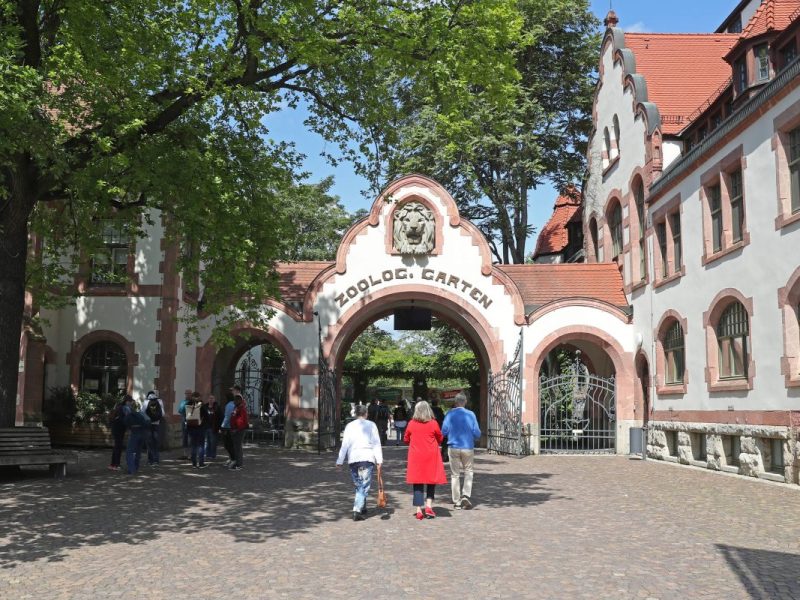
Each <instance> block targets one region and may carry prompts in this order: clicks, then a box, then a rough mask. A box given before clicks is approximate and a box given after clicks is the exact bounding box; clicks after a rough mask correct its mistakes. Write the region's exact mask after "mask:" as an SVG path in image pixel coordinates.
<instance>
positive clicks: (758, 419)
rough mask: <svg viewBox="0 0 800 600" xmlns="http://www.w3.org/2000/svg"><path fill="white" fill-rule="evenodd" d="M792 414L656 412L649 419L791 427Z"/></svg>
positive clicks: (762, 411)
mask: <svg viewBox="0 0 800 600" xmlns="http://www.w3.org/2000/svg"><path fill="white" fill-rule="evenodd" d="M792 414H793V413H792V411H788V410H657V411H655V412H653V414H652V416H651V419H652V420H653V421H672V422H675V423H709V424H716V423H719V424H726V425H766V426H771V427H791V426H792Z"/></svg>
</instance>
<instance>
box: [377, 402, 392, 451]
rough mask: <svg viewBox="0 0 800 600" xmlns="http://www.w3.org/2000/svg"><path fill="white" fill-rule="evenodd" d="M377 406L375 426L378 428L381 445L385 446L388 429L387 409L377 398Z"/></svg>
mask: <svg viewBox="0 0 800 600" xmlns="http://www.w3.org/2000/svg"><path fill="white" fill-rule="evenodd" d="M377 406H378V409H377V413H376V418H375V425H377V427H378V436H380V438H381V444H386V441H387V440H386V438H387V433H388V429H389V407H388V406H386V404H384V402H383V400H381V399H380V398H378V401H377Z"/></svg>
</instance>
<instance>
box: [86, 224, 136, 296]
mask: <svg viewBox="0 0 800 600" xmlns="http://www.w3.org/2000/svg"><path fill="white" fill-rule="evenodd" d="M98 224H99V225H100V227H101V228H102V236H101V237H102V240H103V243H104V244H105V248H104V249H103V250H101V251H100V252H97V253H96V254H95V255H94V256H92V260H91V274H90V276H89V281H90V283H92V284H101V285H113V284H122V283H124V282H125V278H126V276H127V270H128V254H129V252H130V248H129V240H128V234H127V233H126V231H125V229H124V227H123V224H122V223H120V222H118V221H115V220H113V219H105V220H102V221H99V222H98Z"/></svg>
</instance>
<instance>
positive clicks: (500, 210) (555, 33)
mask: <svg viewBox="0 0 800 600" xmlns="http://www.w3.org/2000/svg"><path fill="white" fill-rule="evenodd" d="M518 8H519V11H520V14H521V16H522V17H523V20H524V25H523V35H522V37H521V41H520V44H519V45H518V46H517V47H516V48H515V51H514V57H515V61H516V66H517V70H518V72H519V74H520V77H519V79H517V80H516V81H515V83H514V86H513V91H512V92H511V93H510V94H509V96H508V98H509V99H511V100H513V102H511V103H510V104H509V103H503V104H502V105H498V104H497V103H496V100H495V98H494V97H493V95H492V94H490V93H487V90H486V89H485V88H484V87H483V86H482V85H481V84H480V82H470V85H469V86H468V89H469V92H470V94H469V96H468V100H467V101H466V102H464V103H463V104H461V105H460V111H458V112H449V113H443V112H441V111H439V110H438V108H437V107H436V105H435V104H434V103H430V102H420V103H419V104H418V105H417V106H416V107H415V109H414V110H413V111H409V112H408V113H407V114H406V118H405V119H404V120H403V121H402V123H401V125H400V126H399V127H398V133H397V144H396V146H395V147H393V149H392V152H391V153H390V160H389V166H388V170H389V172H390V174H399V173H404V172H409V171H414V172H420V173H424V174H427V175H429V176H431V177H433V178H434V179H436V180H437V181H439V182H440V183H442V185H444V187H445V188H446V189H447V190H448V191H450V193H451V194H453V196H454V198H455V199H456V202H457V203H458V205H459V209H460V211H461V213H462V215H464V216H466V217H467V218H469V219H470V220H472V221H473V222H475V224H476V225H478V226H479V227H480V229H481V230H482V231H483V233H484V235H486V237H487V239H488V240H489V241H490V243H491V244H492V245H493V253H494V255H495V258H496V259H497V260H499V261H501V262H504V263H509V262H513V263H523V262H525V255H526V250H525V244H526V240H527V238H528V236H529V235H530V234H531V233H532V226H531V224H530V223H529V219H528V201H529V192H530V190H532V189H535V188H537V187H538V186H539V185H541V184H542V183H543V182H545V181H549V182H551V183H553V184H554V185H555V187H556V188H559V189H563V188H564V187H566V185H568V184H570V183H574V182H579V181H581V179H582V178H583V174H584V169H585V159H584V157H585V145H586V142H587V138H588V133H589V131H590V129H591V103H592V96H593V90H594V84H595V80H594V77H593V71H594V66H595V64H596V48H597V45H598V43H599V39H598V37H597V35H598V34H597V31H596V25H597V23H596V19H595V18H594V16H593V15H592V14H591V13H590V12H589V3H588V0H520V1H519V2H518Z"/></svg>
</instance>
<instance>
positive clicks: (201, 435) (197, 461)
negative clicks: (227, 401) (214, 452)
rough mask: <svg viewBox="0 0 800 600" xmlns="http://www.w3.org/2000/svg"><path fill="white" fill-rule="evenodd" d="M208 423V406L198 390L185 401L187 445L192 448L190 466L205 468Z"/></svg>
mask: <svg viewBox="0 0 800 600" xmlns="http://www.w3.org/2000/svg"><path fill="white" fill-rule="evenodd" d="M208 425H209V415H208V407H207V406H206V405H205V404H204V403H203V401H202V399H201V398H200V394H199V393H198V392H194V393H193V394H192V397H191V399H190V400H189V402H187V403H186V428H187V429H188V430H189V445H190V447H191V449H192V453H191V458H192V467H193V468H195V469H205V468H206V447H205V441H206V429H207V427H208Z"/></svg>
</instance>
